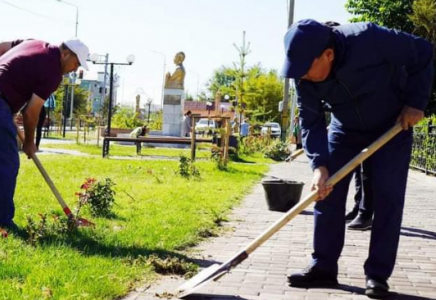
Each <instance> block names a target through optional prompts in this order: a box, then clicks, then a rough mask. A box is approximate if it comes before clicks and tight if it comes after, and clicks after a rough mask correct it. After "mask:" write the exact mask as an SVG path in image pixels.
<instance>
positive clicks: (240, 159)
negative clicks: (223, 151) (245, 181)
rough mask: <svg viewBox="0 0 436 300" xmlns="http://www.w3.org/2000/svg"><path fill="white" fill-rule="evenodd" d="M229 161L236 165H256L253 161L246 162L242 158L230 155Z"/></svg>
mask: <svg viewBox="0 0 436 300" xmlns="http://www.w3.org/2000/svg"><path fill="white" fill-rule="evenodd" d="M230 159H231V161H233V162H236V163H243V164H255V163H256V162H254V161H249V160H246V159H245V158H242V157H240V156H237V155H230Z"/></svg>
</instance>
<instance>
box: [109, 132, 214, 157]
mask: <svg viewBox="0 0 436 300" xmlns="http://www.w3.org/2000/svg"><path fill="white" fill-rule="evenodd" d="M110 142H132V143H158V144H185V145H191V159H192V160H194V159H195V149H196V147H195V146H196V144H197V143H212V140H211V139H197V138H195V137H159V136H157V137H151V136H146V137H139V138H130V137H105V138H104V139H103V157H106V156H108V155H109V143H110ZM192 143H194V145H192ZM192 146H193V147H192Z"/></svg>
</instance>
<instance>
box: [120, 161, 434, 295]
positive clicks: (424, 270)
mask: <svg viewBox="0 0 436 300" xmlns="http://www.w3.org/2000/svg"><path fill="white" fill-rule="evenodd" d="M269 175H273V176H277V177H280V178H286V179H292V180H298V181H303V182H305V183H306V184H305V188H304V190H303V195H306V194H307V192H308V188H309V183H310V181H311V177H312V174H311V171H310V169H309V166H308V163H307V160H306V158H298V159H297V160H295V161H293V162H292V163H291V164H285V163H282V164H277V165H273V166H272V168H271V171H270V173H269ZM352 194H353V188H350V194H349V199H348V201H349V202H348V204H349V205H348V207H351V205H352V204H353V203H352ZM281 215H282V214H281V213H277V212H272V211H269V210H268V209H267V206H266V202H265V198H264V194H263V189H262V186H261V185H260V184H258V185H256V186H255V188H254V190H253V191H252V193H251V194H250V195H249V196H247V197H246V199H245V200H244V202H243V203H242V205H241V206H240V207H238V208H237V209H235V210H234V212H233V214H232V216H231V218H230V219H231V221H230V222H229V223H227V224H226V225H225V226H228V227H231V228H233V229H234V230H233V231H228V233H226V234H224V235H223V236H221V237H218V238H212V239H209V240H207V241H205V242H204V243H202V244H200V245H199V246H198V247H196V248H195V251H196V252H197V253H198V254H196V257H197V258H199V259H201V260H202V261H205V262H213V261H217V262H223V261H225V260H227V259H229V258H230V257H232V256H233V255H235V253H236V252H237V251H238V250H239V249H241V248H243V247H245V246H246V245H247V244H248V243H249V242H251V241H252V240H253V239H254V238H255V237H257V236H258V235H259V234H260V233H261V232H262V231H263V230H265V229H266V228H267V227H268V226H269V225H270V224H271V223H272V222H274V221H276V220H277V219H278V218H279V217H280V216H281ZM312 227H313V216H312V206H309V208H308V210H306V211H305V212H304V213H303V214H300V215H299V216H298V217H296V218H295V219H293V220H291V222H290V223H289V224H288V225H287V226H285V227H284V228H283V229H282V230H281V231H279V232H278V233H277V234H276V235H274V236H273V237H272V238H271V239H270V240H269V241H267V242H266V243H265V244H264V245H262V246H261V247H260V248H258V249H257V250H256V251H255V252H254V253H252V255H251V256H250V257H249V258H248V259H247V260H246V261H244V262H243V263H242V264H241V265H239V266H238V267H237V268H235V269H234V270H232V272H231V273H229V274H227V275H226V276H224V277H222V278H221V279H220V280H219V281H217V282H211V283H208V284H207V285H206V286H205V287H203V288H202V289H201V290H199V295H194V296H189V297H188V299H208V300H230V299H235V300H236V299H240V300H244V299H246V300H251V299H253V300H282V299H283V300H291V299H305V300H320V299H368V298H367V297H366V296H364V283H365V282H364V274H363V267H362V266H363V263H364V261H365V259H366V256H367V252H368V242H369V236H370V232H369V231H366V232H350V231H348V232H347V236H346V242H345V247H344V251H343V253H342V257H341V259H340V266H339V268H340V273H339V281H340V283H341V286H340V288H339V289H298V288H291V287H289V286H288V285H287V283H286V275H287V274H289V273H292V272H295V271H299V270H301V269H302V268H304V267H305V266H306V265H307V263H308V262H309V259H310V254H311V251H312ZM183 282H184V280H183V279H180V278H176V277H164V278H162V279H161V280H160V281H159V282H157V283H155V284H154V285H152V286H151V287H150V288H148V289H146V290H145V291H142V292H133V293H131V294H130V295H129V296H128V297H127V298H125V299H124V300H157V299H167V298H165V297H164V296H165V295H168V294H165V292H167V293H172V292H173V291H174V290H175V288H176V287H178V286H179V285H180V284H181V283H183ZM389 283H390V286H391V290H392V291H395V292H396V293H398V294H396V295H393V296H392V297H390V299H400V300H406V299H408V300H424V299H436V178H433V177H426V176H425V175H424V174H422V173H419V172H415V171H411V172H410V176H409V185H408V190H407V200H406V208H405V216H404V221H403V227H402V235H401V242H400V249H399V253H398V258H397V265H396V268H395V271H394V274H393V276H392V277H391V279H390V281H389ZM169 298H170V299H171V297H170V296H169Z"/></svg>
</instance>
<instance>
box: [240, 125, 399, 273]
mask: <svg viewBox="0 0 436 300" xmlns="http://www.w3.org/2000/svg"><path fill="white" fill-rule="evenodd" d="M402 130H403V129H402V127H401V124H400V123H397V124H396V125H395V126H393V127H392V128H391V129H390V130H389V131H387V132H386V133H385V134H383V135H382V136H381V137H380V138H378V139H377V140H376V141H375V142H373V143H372V144H371V145H369V146H368V148H365V149H363V150H362V152H360V154H358V155H357V156H356V157H355V158H353V159H352V160H351V161H350V162H349V163H347V164H346V165H345V166H343V167H342V168H341V169H340V170H339V171H337V172H336V173H335V174H334V175H333V176H331V177H330V178H329V180H327V182H326V184H327V185H332V186H334V185H335V184H336V183H338V182H339V181H340V180H341V179H342V178H344V177H345V176H347V175H348V174H349V173H350V172H351V171H353V170H354V169H355V168H356V167H357V166H359V165H360V164H361V163H362V162H363V161H364V160H365V159H367V158H368V157H369V156H371V155H372V154H373V153H374V152H376V151H377V150H378V149H380V148H381V147H382V146H383V145H385V144H386V143H387V142H389V141H390V140H391V139H392V138H393V137H394V136H396V135H397V134H398V133H399V132H401V131H402ZM317 197H318V193H317V191H313V192H311V193H310V194H309V195H307V196H306V197H305V198H304V199H303V200H302V201H300V202H299V203H298V204H297V205H296V206H294V207H293V208H292V209H291V210H289V211H288V212H287V213H286V214H284V215H283V216H282V217H281V218H280V219H279V220H277V221H276V222H275V223H274V224H272V225H271V226H270V227H269V228H268V229H267V230H266V231H264V232H263V233H262V234H261V235H260V236H258V237H257V238H256V239H255V240H254V241H253V242H251V243H250V244H249V245H248V246H247V247H246V248H245V250H244V251H243V252H245V254H246V255H247V256H248V255H249V254H250V253H252V252H253V251H254V250H256V249H257V248H258V247H259V246H260V245H262V244H263V243H264V242H265V241H267V240H268V239H269V238H270V237H271V236H272V235H273V234H274V233H276V232H277V231H279V230H280V229H281V228H282V227H283V226H285V225H286V224H287V223H288V222H289V221H290V220H291V219H293V218H294V217H295V216H297V215H298V214H299V213H300V212H302V211H303V210H304V209H305V208H306V207H308V206H309V205H310V204H311V203H312V202H313V201H315V200H316V198H317ZM232 265H234V263H233V264H232Z"/></svg>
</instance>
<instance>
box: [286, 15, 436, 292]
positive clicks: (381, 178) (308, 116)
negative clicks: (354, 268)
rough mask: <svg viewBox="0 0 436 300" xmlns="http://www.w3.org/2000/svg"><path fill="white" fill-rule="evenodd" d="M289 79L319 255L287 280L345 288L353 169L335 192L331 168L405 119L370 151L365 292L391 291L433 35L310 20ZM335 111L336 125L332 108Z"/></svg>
mask: <svg viewBox="0 0 436 300" xmlns="http://www.w3.org/2000/svg"><path fill="white" fill-rule="evenodd" d="M285 51H286V60H285V64H284V68H283V71H282V73H283V76H285V77H287V78H293V79H295V80H296V89H297V94H298V107H299V109H300V122H301V128H302V136H303V146H304V149H305V152H306V155H307V156H308V158H309V160H310V164H311V167H312V169H313V172H314V177H313V183H312V189H313V190H317V191H318V196H319V198H318V200H319V201H317V203H316V205H315V209H314V217H315V228H314V243H313V246H314V252H313V254H312V261H311V263H310V264H309V266H308V267H307V268H306V269H305V270H303V271H302V272H300V273H296V274H292V275H291V276H289V277H288V280H289V283H290V284H291V285H292V286H301V287H311V286H320V285H324V286H325V285H336V284H337V283H338V281H337V274H338V259H339V256H340V254H341V251H342V247H343V245H344V232H345V217H344V215H345V202H346V196H347V192H348V186H349V182H350V177H351V175H349V176H347V177H346V178H344V179H343V180H342V181H341V182H340V183H338V184H337V185H336V186H335V187H334V189H333V188H332V187H331V186H326V184H325V183H326V181H327V179H328V178H329V176H330V175H331V174H334V173H335V172H336V171H337V170H338V169H339V168H341V167H342V166H343V165H345V164H346V163H347V162H348V161H350V160H351V159H352V158H353V157H354V156H355V155H357V154H358V153H359V152H360V151H361V150H362V149H363V148H365V147H366V146H368V145H369V144H370V143H371V142H373V141H374V140H376V139H377V138H378V137H379V136H380V135H382V134H383V133H384V132H385V131H387V130H388V129H389V128H390V127H392V126H393V125H394V124H395V123H396V122H397V121H399V122H401V124H402V126H403V129H404V130H403V131H402V132H401V133H400V134H398V135H397V136H396V137H395V138H394V139H392V140H391V141H390V142H389V143H387V144H386V145H385V146H384V147H383V148H381V149H380V150H379V151H378V152H376V153H375V154H374V155H373V156H371V157H370V158H369V159H368V160H367V162H366V164H367V165H368V168H367V169H368V170H369V172H370V174H369V176H370V177H371V181H372V186H373V199H374V220H373V225H372V233H371V241H370V249H369V255H368V258H367V260H366V262H365V265H364V270H365V275H366V295H368V296H369V297H372V298H383V297H386V296H387V295H388V293H389V286H388V284H387V280H388V278H389V277H390V275H391V274H392V271H393V268H394V265H395V259H396V254H397V249H398V242H399V235H400V227H401V220H402V214H403V207H404V196H405V190H406V182H407V173H408V166H409V160H410V153H411V146H412V131H411V129H410V127H411V126H413V125H415V124H416V123H417V122H418V121H419V120H420V119H422V118H423V116H424V109H425V107H426V105H427V102H428V99H429V97H430V90H431V83H432V74H433V69H432V65H433V46H432V45H431V44H430V43H428V42H427V41H426V40H424V39H421V38H418V37H415V36H412V35H409V34H406V33H402V32H397V31H394V30H390V29H387V28H383V27H380V26H377V25H375V24H372V23H355V24H346V25H341V26H337V27H334V28H331V27H329V26H326V25H324V24H321V23H318V22H316V21H314V20H302V21H299V22H297V23H295V24H294V25H292V26H291V28H290V29H289V30H288V32H287V33H286V36H285ZM326 109H328V110H329V111H331V112H332V117H331V122H330V125H329V129H328V132H327V131H326V120H325V113H324V112H325V110H326Z"/></svg>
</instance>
